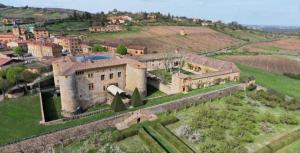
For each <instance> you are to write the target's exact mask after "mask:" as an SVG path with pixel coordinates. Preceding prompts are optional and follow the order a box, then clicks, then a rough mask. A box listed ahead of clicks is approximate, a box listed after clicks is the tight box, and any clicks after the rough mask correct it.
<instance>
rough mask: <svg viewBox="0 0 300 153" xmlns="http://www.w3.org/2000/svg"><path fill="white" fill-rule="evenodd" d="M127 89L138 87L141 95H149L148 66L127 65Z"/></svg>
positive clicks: (143, 96) (132, 89)
mask: <svg viewBox="0 0 300 153" xmlns="http://www.w3.org/2000/svg"><path fill="white" fill-rule="evenodd" d="M126 76H127V78H126V89H128V90H131V91H134V89H135V88H138V90H139V92H140V94H141V97H142V98H145V97H146V96H147V76H146V68H145V67H143V66H139V65H135V66H132V65H129V64H128V65H127V68H126Z"/></svg>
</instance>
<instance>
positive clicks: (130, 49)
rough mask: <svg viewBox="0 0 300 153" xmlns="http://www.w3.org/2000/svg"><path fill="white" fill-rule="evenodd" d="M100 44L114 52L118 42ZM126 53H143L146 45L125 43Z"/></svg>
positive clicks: (145, 50)
mask: <svg viewBox="0 0 300 153" xmlns="http://www.w3.org/2000/svg"><path fill="white" fill-rule="evenodd" d="M101 46H102V47H104V48H106V49H107V51H108V52H110V53H116V51H117V47H118V46H119V43H117V42H103V43H101ZM125 46H126V48H127V54H129V55H144V54H146V53H147V47H145V46H142V45H125Z"/></svg>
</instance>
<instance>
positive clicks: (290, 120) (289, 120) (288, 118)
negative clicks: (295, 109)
mask: <svg viewBox="0 0 300 153" xmlns="http://www.w3.org/2000/svg"><path fill="white" fill-rule="evenodd" d="M280 122H281V123H282V124H291V125H296V124H298V123H299V121H298V120H297V118H296V117H295V116H293V115H291V114H288V113H285V114H283V115H281V116H280Z"/></svg>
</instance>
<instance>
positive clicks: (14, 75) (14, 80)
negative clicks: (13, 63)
mask: <svg viewBox="0 0 300 153" xmlns="http://www.w3.org/2000/svg"><path fill="white" fill-rule="evenodd" d="M23 71H24V68H23V67H20V66H17V67H11V68H8V69H7V71H6V79H7V80H8V81H9V83H11V84H18V83H19V81H20V74H21V73H22V72H23Z"/></svg>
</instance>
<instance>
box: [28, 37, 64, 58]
mask: <svg viewBox="0 0 300 153" xmlns="http://www.w3.org/2000/svg"><path fill="white" fill-rule="evenodd" d="M27 45H28V53H30V54H31V55H32V56H34V57H37V58H43V57H59V56H61V54H62V47H61V46H60V45H57V44H54V43H51V42H45V41H32V42H28V43H27Z"/></svg>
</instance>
